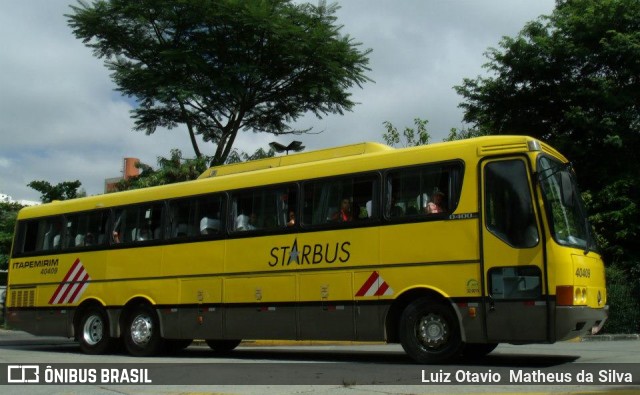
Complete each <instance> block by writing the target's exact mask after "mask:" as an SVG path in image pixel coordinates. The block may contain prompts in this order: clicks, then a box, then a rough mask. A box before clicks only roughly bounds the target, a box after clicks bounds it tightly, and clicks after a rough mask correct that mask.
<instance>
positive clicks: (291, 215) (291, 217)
mask: <svg viewBox="0 0 640 395" xmlns="http://www.w3.org/2000/svg"><path fill="white" fill-rule="evenodd" d="M295 224H296V213H294V212H293V211H289V221H288V222H287V227H289V228H290V227H292V226H295Z"/></svg>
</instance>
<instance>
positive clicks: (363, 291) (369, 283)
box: [356, 272, 379, 296]
mask: <svg viewBox="0 0 640 395" xmlns="http://www.w3.org/2000/svg"><path fill="white" fill-rule="evenodd" d="M378 277H379V275H378V272H373V273H371V275H370V276H369V278H368V279H367V281H366V282H365V283H364V285H363V286H362V287H361V288H360V289H359V290H358V292H357V293H356V296H364V294H366V293H367V291H368V290H369V288H371V286H372V285H373V283H375V282H376V281H378Z"/></svg>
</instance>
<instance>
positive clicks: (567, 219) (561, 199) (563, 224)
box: [538, 156, 595, 252]
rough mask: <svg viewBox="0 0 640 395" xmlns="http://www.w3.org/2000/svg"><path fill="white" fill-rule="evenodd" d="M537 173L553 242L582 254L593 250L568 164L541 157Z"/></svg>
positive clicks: (578, 193)
mask: <svg viewBox="0 0 640 395" xmlns="http://www.w3.org/2000/svg"><path fill="white" fill-rule="evenodd" d="M538 174H539V178H538V179H539V181H540V185H541V187H542V193H543V195H544V200H545V204H546V205H547V209H548V210H547V218H548V220H549V226H550V228H551V232H552V234H553V238H554V240H555V241H556V242H557V243H558V244H562V245H566V246H572V247H578V248H583V249H584V250H585V251H586V252H588V251H590V250H592V249H594V248H595V243H594V241H593V238H592V237H591V232H590V226H591V225H589V221H588V219H587V214H586V210H585V209H584V203H583V201H582V197H581V196H580V192H579V190H578V186H577V184H576V181H575V176H574V173H573V171H572V170H571V165H570V164H568V163H567V164H563V163H560V162H559V161H556V160H554V159H551V158H549V157H547V156H541V157H540V159H539V160H538Z"/></svg>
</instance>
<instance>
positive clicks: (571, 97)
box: [456, 0, 640, 304]
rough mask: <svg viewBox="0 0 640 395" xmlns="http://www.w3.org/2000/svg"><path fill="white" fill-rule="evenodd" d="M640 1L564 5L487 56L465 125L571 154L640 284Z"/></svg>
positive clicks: (617, 257)
mask: <svg viewBox="0 0 640 395" xmlns="http://www.w3.org/2000/svg"><path fill="white" fill-rule="evenodd" d="M638 21H640V2H639V1H637V0H558V1H557V5H556V9H555V10H554V11H553V13H552V14H551V15H549V16H542V17H540V18H539V19H538V20H536V21H532V22H529V23H527V24H526V25H525V27H524V28H523V29H522V31H521V32H520V33H519V34H518V35H517V36H516V37H513V38H511V37H505V38H503V39H502V41H501V42H500V44H499V48H491V49H489V50H488V52H487V53H486V56H487V58H488V59H489V61H488V63H487V64H486V65H485V67H486V69H487V71H488V72H489V74H490V75H489V76H488V77H478V78H476V79H465V80H464V82H463V84H462V85H461V86H458V87H456V89H457V91H458V93H459V94H460V95H462V96H463V97H464V101H463V103H462V104H461V105H460V106H461V107H462V108H463V109H464V110H465V115H464V120H465V121H466V122H469V123H471V124H472V125H474V126H475V127H476V128H478V129H479V130H481V131H483V132H484V133H491V134H527V135H532V136H534V137H538V138H540V139H542V140H545V141H548V142H549V143H551V144H552V145H554V146H555V147H556V148H558V149H559V150H560V151H561V152H563V153H564V154H565V155H567V157H568V158H570V159H571V160H572V162H573V164H574V167H575V169H576V171H577V174H578V179H579V181H580V183H581V185H582V187H583V189H584V190H585V191H586V194H585V195H586V196H588V198H589V199H588V200H589V202H588V203H589V206H590V209H591V211H592V212H593V213H595V214H594V215H593V216H592V217H591V220H592V224H593V225H594V226H595V228H596V232H597V234H598V239H599V240H601V241H603V243H601V247H602V252H604V254H605V259H606V261H608V262H609V263H611V264H614V265H617V266H619V267H620V268H622V269H623V270H624V271H625V273H627V275H630V276H631V279H632V281H631V282H630V284H634V285H633V286H635V290H633V292H635V293H636V294H635V295H636V296H637V292H638V291H639V290H638V286H637V284H638V283H639V280H640V245H639V244H638V243H637V239H638V236H639V235H640V208H639V203H640V166H639V165H638V164H637V163H638V162H637V160H636V159H637V152H639V150H640V137H639V136H640V77H639V76H640V27H639V26H640V25H639V24H638ZM636 304H637V299H636Z"/></svg>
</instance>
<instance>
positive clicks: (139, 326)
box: [131, 315, 153, 346]
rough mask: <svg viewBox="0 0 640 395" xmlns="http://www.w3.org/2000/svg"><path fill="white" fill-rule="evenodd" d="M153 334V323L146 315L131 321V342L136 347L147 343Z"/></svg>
mask: <svg viewBox="0 0 640 395" xmlns="http://www.w3.org/2000/svg"><path fill="white" fill-rule="evenodd" d="M152 334H153V322H152V321H151V317H149V316H148V315H139V316H137V317H136V318H134V319H133V321H131V340H132V341H133V342H134V343H135V344H136V345H138V346H144V345H146V344H147V343H149V340H151V336H152Z"/></svg>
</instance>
